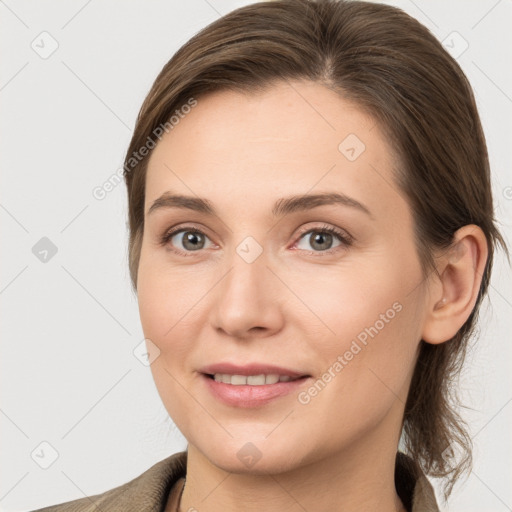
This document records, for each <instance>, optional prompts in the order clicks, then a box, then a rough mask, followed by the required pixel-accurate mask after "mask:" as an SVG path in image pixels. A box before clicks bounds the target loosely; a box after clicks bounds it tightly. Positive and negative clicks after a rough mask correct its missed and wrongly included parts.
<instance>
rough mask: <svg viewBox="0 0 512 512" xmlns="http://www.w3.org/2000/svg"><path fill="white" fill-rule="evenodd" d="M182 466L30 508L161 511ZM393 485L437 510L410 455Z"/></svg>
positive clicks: (421, 511) (410, 502)
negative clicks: (97, 492)
mask: <svg viewBox="0 0 512 512" xmlns="http://www.w3.org/2000/svg"><path fill="white" fill-rule="evenodd" d="M186 469H187V452H179V453H175V454H174V455H171V456H170V457H167V458H166V459H164V460H161V461H160V462H158V463H156V464H155V465H154V466H151V467H150V468H149V469H148V470H146V471H145V472H144V473H142V474H141V475H139V476H138V477H136V478H134V479H133V480H130V481H129V482H127V483H125V484H123V485H120V486H118V487H115V488H114V489H110V490H109V491H106V492H104V493H102V494H96V495H94V496H90V497H87V498H80V499H78V500H73V501H68V502H66V503H60V504H58V505H53V506H51V507H45V508H41V509H38V510H34V511H33V512H111V511H112V512H164V509H165V506H166V504H167V499H168V497H169V493H170V491H171V489H172V487H173V485H174V484H175V483H176V482H177V481H178V480H180V478H182V477H184V476H185V474H186ZM395 486H396V490H397V493H398V495H399V496H400V498H401V500H402V502H403V504H404V506H405V508H406V509H407V511H408V512H439V508H438V506H437V503H436V498H435V494H434V489H433V488H432V485H431V484H430V482H429V481H428V480H427V478H426V477H425V476H424V475H423V474H422V473H421V472H420V471H419V470H418V469H417V468H416V465H415V464H414V462H413V461H412V459H411V458H410V457H407V456H406V455H404V454H402V453H400V452H399V453H397V458H396V466H395ZM175 489H176V488H175ZM173 494H176V493H173Z"/></svg>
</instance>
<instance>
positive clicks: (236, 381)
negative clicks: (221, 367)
mask: <svg viewBox="0 0 512 512" xmlns="http://www.w3.org/2000/svg"><path fill="white" fill-rule="evenodd" d="M213 378H214V380H215V381H217V382H223V383H225V384H231V385H233V386H246V385H249V386H263V385H264V384H276V383H277V382H289V381H290V380H292V378H291V377H290V376H289V375H277V374H274V373H272V374H268V375H263V374H261V375H247V376H246V375H228V374H225V373H216V374H215V375H214V376H213Z"/></svg>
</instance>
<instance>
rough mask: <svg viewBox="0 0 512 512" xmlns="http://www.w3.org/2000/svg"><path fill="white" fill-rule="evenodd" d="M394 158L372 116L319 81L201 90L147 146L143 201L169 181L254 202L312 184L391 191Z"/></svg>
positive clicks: (219, 197) (359, 191)
mask: <svg viewBox="0 0 512 512" xmlns="http://www.w3.org/2000/svg"><path fill="white" fill-rule="evenodd" d="M394 162H395V158H394V153H393V152H392V151H391V149H390V147H389V145H388V144H387V141H386V140H385V138H384V137H383V136H382V135H381V131H380V129H379V127H378V126H377V124H376V122H375V120H374V119H373V118H372V117H371V116H369V115H367V114H366V113H365V112H363V111H362V110H361V109H360V108H358V107H357V106H356V105H355V104H353V103H351V102H349V101H347V100H345V99H343V98H342V97H341V96H340V95H338V94H337V93H335V92H334V91H332V90H330V89H328V88H326V87H324V86H322V85H320V84H316V83H312V82H282V83H278V84H275V85H272V86H271V87H269V88H268V89H267V90H265V91H264V92H258V93H251V94H246V93H241V92H235V91H219V92H215V93H212V94H208V95H206V96H204V97H200V98H198V99H197V105H196V106H195V107H194V108H192V109H191V110H190V112H189V113H188V114H186V115H184V116H183V117H182V118H181V119H180V121H179V123H178V124H176V125H175V126H174V127H173V128H172V130H171V131H170V132H169V133H167V134H165V135H164V136H163V137H162V140H161V141H160V142H159V143H158V144H157V146H156V147H155V149H154V150H153V152H152V154H151V156H150V159H149V162H148V169H147V177H146V211H147V206H148V205H149V204H150V203H151V202H152V201H154V200H155V199H156V198H157V197H159V196H160V195H161V194H162V193H163V192H165V191H166V190H167V189H171V190H173V191H178V192H180V193H184V194H187V195H190V194H191V193H192V194H195V195H198V196H201V197H209V198H211V200H212V201H213V202H220V201H226V199H227V198H229V197H230V195H229V194H232V193H233V194H234V193H236V194H237V197H240V198H241V200H243V201H247V202H250V203H251V204H254V201H256V202H258V198H263V197H266V196H269V195H270V196H272V195H274V196H276V197H277V196H283V195H290V194H301V193H303V194H305V193H307V192H308V191H314V190H313V189H318V190H320V189H321V190H322V191H325V190H331V189H332V190H336V191H340V192H343V193H345V194H350V195H358V196H359V198H361V199H363V198H364V197H365V196H371V194H372V191H373V192H376V193H379V194H380V195H381V199H385V196H386V194H387V195H388V196H390V199H395V200H396V199H397V192H398V189H397V187H396V186H395V185H394V183H393V171H392V169H393V166H394V165H395V163H394ZM386 187H387V188H388V189H389V190H387V191H384V190H383V188H386ZM379 190H380V192H379ZM384 192H385V193H384ZM368 199H370V198H368ZM232 200H234V197H232ZM260 204H261V202H260Z"/></svg>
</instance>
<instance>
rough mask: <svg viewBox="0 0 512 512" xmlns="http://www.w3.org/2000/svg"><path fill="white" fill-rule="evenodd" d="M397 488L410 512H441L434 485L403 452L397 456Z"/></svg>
mask: <svg viewBox="0 0 512 512" xmlns="http://www.w3.org/2000/svg"><path fill="white" fill-rule="evenodd" d="M395 487H396V491H397V493H398V495H399V496H400V499H401V500H402V502H403V504H404V506H405V508H406V509H407V510H408V511H409V512H439V507H438V505H437V501H436V495H435V492H434V488H433V487H432V484H431V483H430V481H429V480H428V478H427V477H426V476H425V475H424V474H423V472H422V471H421V469H420V467H419V466H418V464H417V463H416V462H415V461H414V460H413V459H412V458H411V457H409V456H408V455H406V454H405V453H402V452H397V454H396V464H395Z"/></svg>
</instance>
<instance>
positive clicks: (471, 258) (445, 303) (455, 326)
mask: <svg viewBox="0 0 512 512" xmlns="http://www.w3.org/2000/svg"><path fill="white" fill-rule="evenodd" d="M487 255H488V247H487V240H486V238H485V234H484V232H483V231H482V229H481V228H480V227H478V226H476V225H474V224H470V225H467V226H464V227H462V228H460V229H459V230H457V231H456V232H455V234H454V240H453V244H452V246H451V247H450V249H449V250H448V251H443V253H441V254H440V255H439V256H438V258H437V260H438V262H439V263H438V265H437V270H438V273H439V275H440V278H439V277H438V276H437V275H436V276H435V277H434V278H433V279H435V283H434V284H433V285H432V287H431V292H430V295H429V298H428V302H427V315H426V317H425V321H424V325H423V331H422V339H423V340H424V341H426V342H427V343H432V344H434V345H436V344H439V343H443V342H445V341H447V340H449V339H451V338H453V337H454V336H455V334H457V331H458V330H459V329H460V328H461V327H462V326H463V325H464V322H465V321H466V320H467V319H468V317H469V315H470V314H471V312H472V311H473V308H474V306H475V303H476V300H477V298H478V292H479V290H480V284H481V283H482V277H483V273H484V269H485V265H486V263H487Z"/></svg>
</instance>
